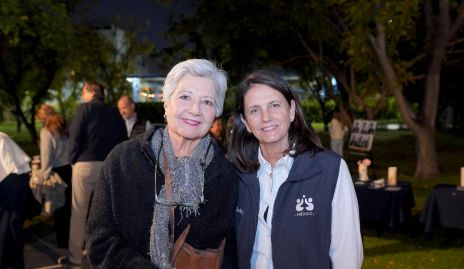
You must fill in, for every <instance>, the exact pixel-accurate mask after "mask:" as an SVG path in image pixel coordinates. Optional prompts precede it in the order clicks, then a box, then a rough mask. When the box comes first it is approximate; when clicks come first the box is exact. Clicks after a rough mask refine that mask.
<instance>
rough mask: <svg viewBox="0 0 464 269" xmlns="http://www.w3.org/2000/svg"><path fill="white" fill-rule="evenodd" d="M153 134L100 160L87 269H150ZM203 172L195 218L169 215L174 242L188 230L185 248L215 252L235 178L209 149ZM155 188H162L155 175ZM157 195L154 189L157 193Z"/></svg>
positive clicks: (229, 218) (226, 225)
mask: <svg viewBox="0 0 464 269" xmlns="http://www.w3.org/2000/svg"><path fill="white" fill-rule="evenodd" d="M152 135H153V131H151V132H148V133H146V134H144V135H143V136H140V137H137V138H135V139H132V140H129V141H126V142H124V143H122V144H120V145H118V146H117V147H116V148H115V149H114V150H113V151H112V152H111V153H110V155H109V156H108V158H107V159H106V160H105V164H104V167H103V169H102V174H101V180H99V181H98V182H97V186H96V188H95V193H94V197H93V201H92V207H91V210H90V215H89V220H88V224H87V249H88V254H89V261H90V264H91V265H92V266H94V267H98V268H154V265H153V264H152V263H151V261H150V256H149V242H150V227H151V224H152V218H153V207H154V202H155V186H154V183H155V176H154V171H155V164H156V160H155V154H154V152H153V150H152V148H151V146H150V143H149V140H150V139H151V137H152ZM214 150H215V155H214V158H213V159H212V161H211V163H210V164H209V165H208V167H207V168H206V172H205V188H204V195H205V200H206V203H205V204H202V205H200V209H199V213H200V214H199V215H198V216H195V215H194V214H192V215H191V216H189V217H186V216H185V214H184V216H183V217H181V215H180V212H179V211H178V210H176V212H175V217H176V220H175V223H176V228H175V233H174V234H175V238H176V239H177V237H178V236H179V235H180V233H181V232H182V231H183V230H184V228H185V227H186V226H187V225H188V224H191V228H190V233H189V235H188V237H187V240H186V241H187V243H189V244H190V245H192V246H193V247H195V248H198V249H206V248H217V247H219V245H220V243H221V241H222V239H223V238H224V237H226V235H227V234H228V233H229V231H230V230H231V227H232V225H233V217H234V211H235V205H236V201H237V196H238V177H237V174H236V172H235V168H234V166H233V165H232V164H231V163H229V162H228V161H227V160H226V159H225V158H224V156H223V154H221V153H220V150H219V149H218V148H217V146H215V145H214ZM157 176H158V179H157V181H158V184H164V178H163V175H162V173H161V171H160V170H158V172H157ZM157 190H158V192H159V190H160V188H158V189H157Z"/></svg>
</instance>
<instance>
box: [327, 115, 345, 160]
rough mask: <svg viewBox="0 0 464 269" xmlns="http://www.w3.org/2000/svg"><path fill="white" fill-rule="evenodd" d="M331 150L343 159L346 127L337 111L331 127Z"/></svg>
mask: <svg viewBox="0 0 464 269" xmlns="http://www.w3.org/2000/svg"><path fill="white" fill-rule="evenodd" d="M329 131H330V132H329V133H330V149H332V151H333V152H335V153H337V154H338V155H340V156H342V157H343V139H344V137H345V126H344V125H343V123H342V120H341V113H340V111H339V110H338V109H336V110H335V111H334V113H333V115H332V120H331V121H330V127H329Z"/></svg>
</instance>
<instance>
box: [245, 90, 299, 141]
mask: <svg viewBox="0 0 464 269" xmlns="http://www.w3.org/2000/svg"><path fill="white" fill-rule="evenodd" d="M294 118H295V102H294V101H293V100H292V101H291V103H290V104H289V103H288V102H287V100H286V99H285V97H284V96H283V95H282V94H281V93H280V92H279V91H277V90H275V89H273V88H271V87H269V86H267V85H264V84H254V85H253V86H252V87H251V88H250V89H249V90H248V91H247V92H246V94H245V96H244V115H243V117H242V121H243V123H244V124H245V127H246V128H247V130H248V132H251V133H253V135H254V136H255V137H256V139H258V141H259V144H260V146H261V147H272V148H275V149H278V150H285V149H288V148H289V144H288V143H289V142H288V130H289V127H290V123H291V122H292V121H293V120H294Z"/></svg>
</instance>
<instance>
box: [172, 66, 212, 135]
mask: <svg viewBox="0 0 464 269" xmlns="http://www.w3.org/2000/svg"><path fill="white" fill-rule="evenodd" d="M215 105H216V91H215V88H214V83H213V81H212V80H211V79H209V78H203V77H196V76H192V75H190V74H186V75H184V77H182V79H180V81H179V83H178V84H177V87H176V89H175V90H174V92H173V94H172V95H171V96H170V97H169V99H168V100H167V101H166V102H165V104H164V108H165V111H166V121H167V128H168V130H169V135H170V137H171V140H172V141H173V143H175V141H179V142H182V141H184V140H189V141H191V142H195V141H197V140H198V142H199V141H200V139H201V138H202V137H203V136H204V135H205V134H206V133H208V131H209V129H210V128H211V125H212V123H213V121H214V118H215V112H216V109H215Z"/></svg>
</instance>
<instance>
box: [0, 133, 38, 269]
mask: <svg viewBox="0 0 464 269" xmlns="http://www.w3.org/2000/svg"><path fill="white" fill-rule="evenodd" d="M30 161H31V159H30V158H29V156H27V154H26V153H24V151H23V150H22V149H21V148H20V147H19V146H18V145H17V144H16V143H15V142H14V141H13V140H12V139H11V138H10V137H9V136H8V135H7V134H5V133H2V132H0V268H24V237H23V223H24V218H25V216H24V214H25V212H24V211H25V207H26V203H27V198H28V195H29V193H30V190H29V172H30V171H31V167H30V165H29V162H30ZM30 195H32V194H30Z"/></svg>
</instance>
